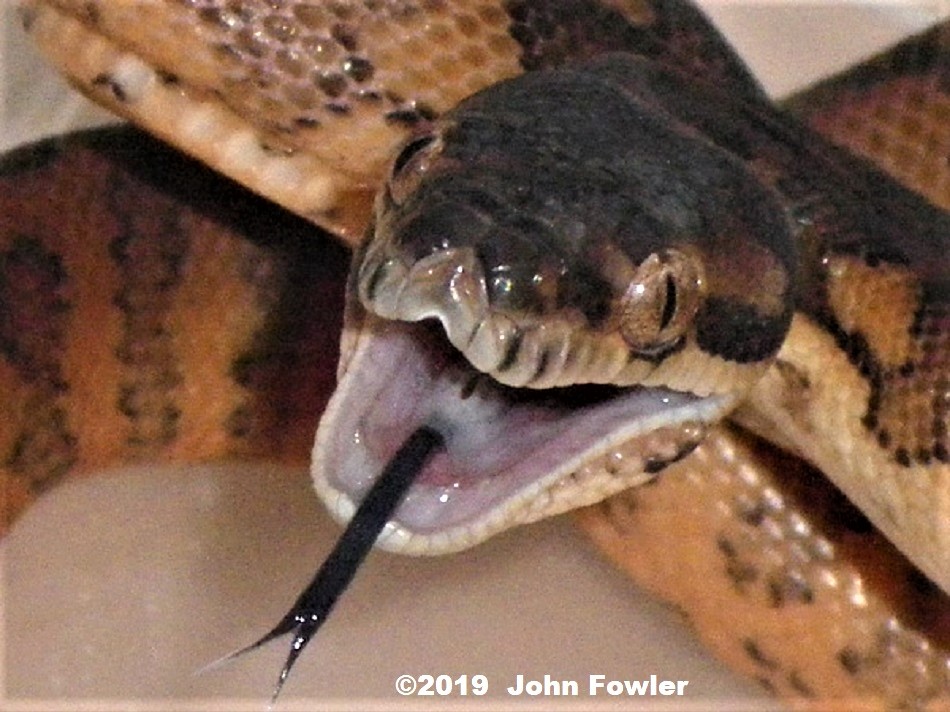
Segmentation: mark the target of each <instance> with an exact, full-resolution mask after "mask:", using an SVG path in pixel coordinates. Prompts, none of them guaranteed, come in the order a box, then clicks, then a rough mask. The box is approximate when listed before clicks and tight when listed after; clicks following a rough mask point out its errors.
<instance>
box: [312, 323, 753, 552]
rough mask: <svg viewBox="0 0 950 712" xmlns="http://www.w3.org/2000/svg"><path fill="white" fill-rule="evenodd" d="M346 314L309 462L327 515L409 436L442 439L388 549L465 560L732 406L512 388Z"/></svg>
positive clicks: (724, 399) (387, 327)
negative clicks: (344, 337) (333, 382)
mask: <svg viewBox="0 0 950 712" xmlns="http://www.w3.org/2000/svg"><path fill="white" fill-rule="evenodd" d="M349 313H350V317H351V324H350V329H351V331H350V336H349V338H348V341H347V344H348V345H347V346H345V349H346V351H347V353H344V354H343V359H342V361H341V364H342V367H341V370H342V373H341V377H340V384H339V387H338V388H337V391H336V393H335V394H334V396H333V398H332V399H331V401H330V404H329V406H328V408H327V410H326V412H325V414H324V417H323V419H322V421H321V423H320V427H319V429H318V431H317V437H316V442H315V446H314V453H313V465H312V475H313V478H314V482H315V486H316V490H317V492H318V494H319V495H320V496H321V498H322V499H323V500H324V502H325V503H326V505H327V506H328V508H329V509H330V511H331V512H332V513H333V515H334V516H335V517H336V518H338V519H339V520H343V521H345V520H348V519H349V518H350V517H351V516H352V514H353V512H354V511H355V509H356V506H357V504H358V503H359V500H360V499H361V498H362V496H363V495H364V494H365V492H366V491H367V490H368V489H369V487H370V485H371V484H372V482H373V481H374V480H375V478H376V477H378V476H379V474H380V472H381V471H382V470H383V469H384V467H385V465H386V464H387V463H388V462H389V460H390V459H391V458H392V457H393V455H394V454H395V452H396V451H397V450H398V448H399V447H400V446H401V445H402V443H403V442H404V441H405V440H406V438H408V437H409V435H410V434H411V433H412V432H413V431H414V430H416V429H418V428H419V427H422V426H423V425H427V426H429V427H433V428H435V429H436V430H438V431H439V432H440V433H441V434H442V435H443V436H444V437H445V441H446V449H445V451H444V452H440V453H438V454H436V455H435V456H434V457H433V458H431V459H430V461H429V462H428V463H426V465H424V466H423V468H422V471H421V472H420V473H419V475H418V477H417V479H416V482H415V484H414V485H413V486H412V488H411V490H410V492H409V493H408V494H407V496H406V498H405V500H404V501H403V503H402V504H401V505H400V507H399V509H398V510H397V512H396V514H395V516H394V517H393V519H392V520H391V521H390V522H389V523H388V524H387V525H386V528H385V529H384V531H383V533H382V534H381V536H380V538H379V541H378V545H380V546H382V547H383V548H386V549H390V550H393V551H399V552H402V553H409V554H442V553H448V552H451V551H457V550H461V549H465V548H468V547H470V546H474V545H475V544H478V543H479V542H481V541H483V540H485V539H487V538H489V537H490V536H492V535H494V534H496V533H499V532H501V531H503V530H505V529H508V528H510V527H513V526H516V525H519V524H524V523H527V522H531V521H535V520H538V519H541V518H544V517H548V516H552V515H554V514H558V513H560V512H563V511H566V510H568V509H573V508H576V507H579V506H583V505H587V504H592V503H594V502H597V501H600V500H602V499H604V498H606V497H608V496H610V495H611V494H614V493H615V492H618V491H620V490H622V489H626V488H627V487H630V486H633V485H636V484H639V483H642V482H644V481H646V480H649V479H651V478H652V477H654V476H655V475H656V473H657V472H658V471H659V470H661V469H662V468H663V466H665V464H668V463H669V462H672V461H675V460H677V459H679V458H681V457H684V456H685V455H686V454H688V453H689V452H690V451H691V450H692V449H693V448H694V447H695V446H696V445H697V444H698V443H699V441H700V440H701V439H702V437H703V436H704V434H705V430H706V427H707V425H708V424H709V423H711V422H714V421H716V420H718V419H719V418H721V417H722V415H723V414H724V413H725V412H726V411H728V410H729V409H730V408H731V407H732V406H733V404H734V400H735V399H734V398H733V397H732V396H729V395H714V396H708V397H699V396H694V395H688V394H683V393H676V392H673V391H670V390H665V389H648V388H642V387H633V388H625V389H619V388H605V387H594V389H595V390H593V391H592V388H591V387H577V388H572V389H556V390H555V391H527V390H524V389H513V388H509V387H506V386H502V385H501V384H499V383H498V382H497V381H495V380H493V379H491V378H489V377H487V376H485V375H484V374H480V373H479V372H478V371H476V370H475V369H473V368H472V367H471V366H470V365H469V364H468V363H467V362H466V361H465V359H463V358H461V357H460V355H459V354H458V352H457V351H455V350H454V349H453V348H451V347H450V346H449V345H448V344H447V342H446V339H445V336H444V333H443V332H442V330H441V329H439V328H438V327H435V326H434V325H433V324H432V323H431V322H424V323H407V322H400V321H387V320H384V319H381V318H379V317H377V316H374V315H371V314H368V313H365V312H362V310H361V308H360V307H359V306H358V305H353V304H351V306H350V312H349ZM354 317H356V319H358V320H359V321H360V323H359V325H358V330H357V331H356V333H355V334H354V333H353V332H352V329H353V328H356V327H354V324H353V321H355V319H354Z"/></svg>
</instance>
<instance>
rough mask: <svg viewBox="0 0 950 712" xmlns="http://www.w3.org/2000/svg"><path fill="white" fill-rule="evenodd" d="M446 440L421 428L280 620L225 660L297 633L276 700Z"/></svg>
mask: <svg viewBox="0 0 950 712" xmlns="http://www.w3.org/2000/svg"><path fill="white" fill-rule="evenodd" d="M444 446H445V442H444V439H443V437H442V435H441V434H440V433H438V432H437V431H436V430H433V429H432V428H430V427H427V426H422V427H420V428H418V429H416V430H415V431H414V432H413V433H412V434H411V435H410V436H409V437H408V438H407V439H406V441H405V442H404V443H403V445H402V447H401V448H400V449H399V451H398V452H397V453H396V455H395V456H394V457H393V459H392V460H391V461H390V462H389V464H388V465H387V466H386V468H385V469H384V470H383V473H382V475H380V476H379V478H378V479H377V480H376V481H375V482H374V484H373V486H372V487H371V488H370V490H369V491H368V492H367V493H366V496H365V497H364V498H363V500H362V501H361V502H360V505H359V507H358V508H357V510H356V513H355V514H354V515H353V518H352V519H351V520H350V522H349V524H348V525H347V527H346V529H345V530H344V532H343V534H342V535H341V536H340V538H339V540H338V541H337V543H336V546H334V547H333V551H331V552H330V555H329V556H328V557H327V558H326V560H325V561H324V562H323V565H322V566H321V567H320V569H319V571H317V574H316V576H314V577H313V580H312V581H311V582H310V584H309V585H308V586H307V587H306V588H305V589H304V590H303V592H302V593H301V594H300V596H299V597H298V598H297V600H296V601H295V602H294V605H293V606H291V608H290V610H289V611H287V613H286V614H285V615H284V617H283V618H282V619H281V620H280V622H279V623H278V624H277V625H275V626H274V627H273V629H271V631H270V632H269V633H267V634H266V635H264V636H263V637H262V638H260V640H257V641H256V642H254V643H251V644H250V645H248V646H247V647H244V648H241V649H240V650H238V651H237V652H234V653H231V654H230V655H228V656H226V657H225V658H223V659H222V660H221V661H219V662H226V661H228V660H232V659H234V658H236V657H238V656H240V655H244V654H245V653H248V652H250V651H252V650H255V649H257V648H259V647H260V646H262V645H264V644H265V643H269V642H270V641H272V640H273V639H274V638H278V637H280V636H282V635H286V634H287V633H291V634H292V635H293V640H292V641H291V644H290V653H288V655H287V662H286V663H284V667H283V669H282V670H281V671H280V676H279V677H278V679H277V685H276V686H275V687H274V693H273V695H272V696H271V704H273V703H274V702H276V700H277V696H278V695H279V694H280V691H281V688H283V686H284V682H286V680H287V676H288V675H289V674H290V670H291V668H293V666H294V663H295V662H296V661H297V658H298V657H299V656H300V653H301V652H303V649H304V648H305V647H307V644H308V643H309V642H310V641H311V640H312V639H313V636H314V635H316V633H317V631H318V630H320V626H322V625H323V623H324V621H326V619H327V617H328V616H329V615H330V611H332V610H333V606H334V605H335V604H336V602H337V599H338V598H339V597H340V595H341V594H342V593H343V591H344V590H346V587H347V586H349V585H350V582H351V581H352V580H353V577H354V576H355V575H356V570H357V569H358V568H359V566H360V564H362V563H363V559H365V558H366V555H367V554H368V553H369V550H370V549H372V547H373V543H374V542H375V541H376V539H377V537H378V536H379V534H380V532H381V531H382V530H383V528H384V527H385V526H386V522H388V521H389V519H390V518H391V517H392V514H393V512H394V511H395V510H396V508H397V507H398V506H399V503H400V502H402V500H403V498H404V497H405V494H406V491H407V490H408V489H409V487H410V486H412V483H413V481H414V480H415V478H416V476H417V475H418V474H419V472H421V471H422V468H423V466H424V465H425V463H426V461H428V460H429V459H430V458H431V457H432V456H433V455H434V454H436V453H437V452H438V451H439V450H441V449H442V448H443V447H444Z"/></svg>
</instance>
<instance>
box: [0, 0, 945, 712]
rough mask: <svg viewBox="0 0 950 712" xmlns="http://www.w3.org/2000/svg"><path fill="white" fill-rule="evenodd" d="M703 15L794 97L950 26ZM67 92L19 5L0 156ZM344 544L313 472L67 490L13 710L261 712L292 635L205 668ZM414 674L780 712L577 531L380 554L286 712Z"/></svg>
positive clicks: (15, 553) (20, 653)
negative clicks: (314, 490) (872, 52)
mask: <svg viewBox="0 0 950 712" xmlns="http://www.w3.org/2000/svg"><path fill="white" fill-rule="evenodd" d="M0 2H2V0H0ZM704 5H706V6H707V7H708V8H709V9H710V10H711V12H712V14H713V15H714V17H715V18H716V20H717V21H719V22H720V23H721V26H722V27H724V28H725V30H726V31H727V33H728V34H729V35H730V36H731V37H733V39H734V41H735V42H736V43H737V45H738V46H739V48H740V49H741V50H742V51H743V52H744V53H745V54H746V56H747V58H749V60H750V61H751V62H752V63H753V65H754V66H755V67H756V68H757V70H758V71H759V72H760V73H761V76H762V77H763V78H764V81H765V82H766V84H767V86H768V87H769V88H770V89H771V90H772V91H774V92H776V93H778V94H781V93H784V92H787V91H790V90H792V89H794V88H796V87H798V86H801V85H803V84H807V83H808V82H809V81H811V80H812V79H813V78H814V77H815V76H817V75H819V74H821V73H822V72H825V71H830V70H833V69H835V68H837V67H841V66H845V65H847V64H849V63H850V62H851V61H853V60H854V59H855V58H856V57H858V56H861V55H862V54H863V53H865V52H866V51H868V49H869V48H873V47H876V46H881V45H883V44H886V43H887V42H888V41H889V40H890V39H892V38H893V37H896V36H900V35H902V34H905V33H907V32H909V31H910V30H911V29H913V28H915V27H920V26H922V25H926V24H927V23H928V22H932V21H933V20H934V19H935V18H936V17H937V16H938V15H939V14H941V13H942V14H944V15H946V14H948V12H950V7H948V5H947V3H946V2H945V0H929V1H927V2H923V1H918V0H905V1H903V2H896V1H895V2H866V1H864V2H845V0H825V1H824V2H809V3H808V4H801V3H794V2H788V1H786V2H775V1H772V0H760V1H759V2H755V3H752V2H741V1H739V0H736V1H732V2H728V1H727V2H722V1H719V2H715V1H713V2H706V3H704ZM66 96H67V94H66V93H65V90H64V89H63V88H62V87H61V86H59V85H58V84H56V83H55V82H53V81H50V80H49V77H48V75H47V74H46V73H44V72H43V71H42V69H41V68H38V65H37V64H36V60H35V57H33V56H32V54H30V53H29V51H28V48H26V47H25V46H24V44H23V42H22V38H20V37H19V35H18V33H17V27H16V23H15V22H14V21H13V20H12V18H11V8H10V6H9V5H0V148H3V147H8V146H11V145H14V144H16V143H19V142H21V141H23V140H26V139H27V138H31V137H35V136H37V135H42V134H44V133H48V132H56V131H62V130H65V129H66V128H69V127H72V126H76V125H82V124H85V123H87V122H88V121H92V120H99V118H98V117H97V115H96V113H95V112H94V111H91V110H89V109H88V108H87V107H86V106H85V105H84V104H82V103H79V102H74V101H72V100H70V99H67V98H64V97H66ZM338 532H339V528H338V527H336V526H335V525H333V524H332V523H331V522H330V521H329V520H328V518H327V516H326V515H325V514H324V513H323V511H322V510H321V509H320V507H319V505H318V504H317V502H316V501H315V498H314V497H313V496H312V495H311V492H310V489H309V483H308V480H307V475H306V473H304V472H288V471H286V470H284V471H281V470H270V469H266V468H248V467H244V466H240V467H239V466H234V467H229V466H221V467H215V468H197V469H195V470H191V471H181V470H163V471H160V472H146V471H142V470H139V471H129V472H126V473H124V474H121V475H110V476H107V477H104V478H102V479H99V480H90V481H86V482H83V483H79V484H76V485H73V486H69V487H64V488H62V489H61V490H59V491H56V492H54V493H53V494H52V495H51V496H49V497H47V498H46V499H45V500H44V501H43V502H41V503H40V504H39V505H38V506H36V507H35V508H34V509H33V510H31V511H30V512H29V513H28V514H27V516H26V517H24V518H23V520H21V521H20V522H19V524H18V525H17V526H16V527H15V529H14V531H13V533H12V534H11V535H10V537H9V538H8V539H7V540H6V541H5V542H3V544H2V545H0V556H2V562H0V576H2V581H0V584H2V586H0V614H2V618H0V635H2V639H0V642H2V645H0V664H2V675H3V676H2V689H0V709H2V710H11V711H12V710H36V711H37V712H39V711H42V712H54V710H106V709H111V710H136V709H138V710H162V711H165V710H169V711H170V710H221V711H224V710H229V711H230V710H239V709H249V710H261V709H264V708H265V706H266V699H267V696H268V695H269V692H270V690H271V688H272V685H273V682H274V680H275V676H276V673H277V671H278V670H279V668H280V665H281V662H282V658H283V656H284V654H285V650H286V644H285V643H284V642H283V641H278V642H277V643H275V644H272V645H271V646H269V647H267V648H265V649H263V650H260V651H257V652H255V653H253V654H252V655H249V656H247V657H245V658H243V659H241V660H238V661H236V662H234V663H232V664H230V665H228V666H226V667H224V668H221V669H218V670H214V671H211V672H208V673H205V674H203V675H200V676H195V675H194V674H193V673H194V672H195V671H196V670H198V669H199V668H201V667H202V666H203V665H205V664H206V663H208V662H209V661H211V660H213V659H215V658H217V657H219V656H221V655H222V654H224V653H227V652H229V651H230V650H233V649H234V648H236V647H238V646H241V645H243V644H246V643H248V642H250V641H251V640H253V639H254V638H255V637H256V636H258V635H260V634H261V633H263V632H264V631H265V630H266V629H268V627H269V626H270V625H271V624H273V622H275V621H276V620H277V618H278V617H279V616H280V615H282V614H283V612H284V610H285V609H286V607H287V606H288V605H289V604H290V602H291V601H292V600H293V599H294V597H295V596H296V594H297V593H298V591H299V589H300V587H301V586H302V585H303V584H304V583H305V582H306V581H307V580H308V579H309V577H310V575H311V573H312V571H313V569H314V567H315V566H316V565H317V563H318V562H319V561H320V560H321V559H322V556H323V555H324V554H325V553H326V552H327V551H328V549H329V547H330V545H331V542H332V541H333V539H334V538H335V536H336V535H337V533H338ZM402 673H412V674H415V675H419V674H423V673H429V674H433V675H437V674H442V673H444V674H449V675H452V676H453V677H458V676H459V675H463V674H468V675H475V674H483V675H486V676H487V677H488V679H489V684H490V692H489V696H488V698H467V699H464V698H460V697H458V696H454V697H453V698H451V704H454V705H460V706H462V705H463V706H467V707H469V708H474V707H482V706H484V704H483V703H484V702H485V701H486V699H491V700H494V701H495V702H496V704H497V705H504V706H505V707H509V706H511V702H512V700H511V699H510V698H508V697H507V696H506V695H505V694H504V687H505V686H507V685H509V684H511V683H512V682H513V680H514V676H515V675H516V674H518V673H522V674H525V675H527V676H537V677H540V676H542V675H544V674H545V673H547V674H549V675H552V676H553V677H555V678H558V679H577V680H581V681H584V680H586V679H587V676H588V675H590V674H592V673H601V674H605V675H606V676H607V677H608V678H616V679H640V678H646V677H649V676H650V675H651V674H656V675H657V676H658V677H659V678H661V679H663V678H665V679H672V680H689V686H688V687H687V688H686V689H687V694H686V695H685V696H684V698H682V700H685V701H687V702H689V703H691V704H692V705H693V707H694V708H695V709H707V708H709V707H710V706H712V705H715V706H717V707H719V708H722V709H748V708H749V707H750V706H752V705H756V706H758V707H765V706H771V705H770V704H769V703H768V702H767V701H765V700H764V699H763V698H762V696H761V693H760V692H759V690H758V689H757V688H756V687H755V686H753V685H751V684H749V683H747V682H746V681H744V680H738V679H736V678H735V677H733V676H732V675H731V674H729V673H728V672H727V671H725V670H723V669H722V668H721V666H719V665H718V664H717V663H716V662H715V661H712V660H710V659H709V658H708V657H707V656H706V654H705V653H704V652H703V651H702V650H701V648H700V647H699V646H698V644H697V643H695V642H694V641H693V640H692V638H691V637H690V636H689V634H688V631H686V630H685V628H684V627H683V626H682V625H681V624H680V623H679V621H678V620H677V618H676V616H675V615H673V614H672V613H671V612H670V611H668V610H667V609H665V608H664V607H663V606H662V605H660V604H658V603H656V602H654V601H651V600H650V599H649V598H647V597H646V596H645V595H643V594H641V593H640V592H638V591H637V590H635V589H634V588H633V587H632V585H631V584H629V583H628V581H627V580H625V579H624V578H623V577H621V576H620V575H619V574H618V573H616V572H614V571H613V570H611V569H610V568H608V567H607V566H606V565H605V564H603V563H602V562H601V561H600V560H599V559H598V558H597V557H596V556H595V555H593V554H592V552H591V551H590V550H589V547H588V546H587V544H586V543H585V542H584V541H583V540H582V539H581V538H580V537H579V536H577V535H576V534H575V533H574V531H573V530H572V527H571V525H570V522H569V520H566V519H563V518H562V519H560V520H556V521H552V522H547V523H543V524H541V525H538V526H534V527H531V528H526V529H523V530H520V531H517V532H513V533H510V534H508V535H505V536H502V537H499V538H498V539H496V540H494V541H492V542H489V543H488V544H486V545H484V546H482V547H479V548H477V549H475V550H474V551H470V552H468V553H465V554H461V555H458V556H454V557H450V558H445V559H435V560H419V559H408V558H401V557H397V556H392V555H387V554H374V555H373V556H371V558H370V559H369V561H368V562H367V564H366V565H365V567H364V569H363V570H362V571H361V573H360V575H359V576H358V577H357V580H356V582H355V583H354V585H353V587H352V590H350V591H349V592H348V594H347V595H346V596H345V597H344V598H343V600H342V601H341V603H340V604H339V606H338V607H337V610H336V611H335V613H334V615H333V616H332V619H331V620H330V622H329V623H328V624H327V625H326V627H325V629H324V630H323V631H322V633H321V635H320V636H319V639H318V640H317V641H316V642H315V643H314V644H313V645H312V646H311V649H309V650H308V651H307V652H306V654H305V655H304V656H303V657H302V658H301V660H300V662H299V664H298V666H297V669H296V671H295V674H294V676H293V678H292V679H291V681H290V682H289V684H288V685H287V688H286V690H285V696H284V697H283V698H282V700H281V703H280V706H279V709H287V710H295V709H300V710H303V709H319V708H321V707H336V708H341V707H360V708H362V707H365V706H366V704H367V703H370V702H371V703H373V704H374V706H376V707H377V708H381V709H389V708H392V707H394V706H396V705H397V704H398V703H400V701H402V702H404V703H406V702H407V703H408V704H410V705H411V706H413V707H418V706H419V705H418V704H417V703H418V702H420V699H419V698H407V699H406V700H402V699H401V698H399V697H398V696H397V695H396V694H395V692H394V691H393V689H392V688H393V683H394V680H395V678H396V677H397V676H398V675H399V674H402ZM580 699H581V701H582V706H583V707H584V708H585V709H586V708H588V707H589V706H590V704H589V703H590V702H592V700H590V699H589V698H580ZM682 700H679V699H678V700H677V701H676V705H675V708H677V709H678V708H680V704H679V703H680V702H681V701H682ZM548 702H549V701H547V702H542V704H541V705H540V706H543V707H545V708H548ZM466 703H467V704H466ZM449 704H450V701H448V700H441V699H437V700H435V701H434V703H433V705H432V706H434V707H438V708H439V709H446V708H448V707H449ZM519 704H520V705H521V706H527V704H530V703H525V701H524V700H519ZM535 706H539V705H537V703H536V704H535ZM630 707H631V705H630V704H629V703H628V702H626V701H625V702H624V708H630ZM666 709H669V707H666Z"/></svg>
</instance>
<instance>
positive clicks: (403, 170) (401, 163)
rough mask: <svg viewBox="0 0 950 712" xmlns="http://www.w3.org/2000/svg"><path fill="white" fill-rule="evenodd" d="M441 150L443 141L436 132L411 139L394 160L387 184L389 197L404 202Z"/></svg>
mask: <svg viewBox="0 0 950 712" xmlns="http://www.w3.org/2000/svg"><path fill="white" fill-rule="evenodd" d="M439 151H441V141H439V140H438V136H436V135H435V134H425V135H422V136H417V137H416V138H413V139H411V140H410V141H409V142H408V143H407V144H406V145H405V146H403V147H402V150H401V151H400V152H399V154H398V155H397V156H396V160H394V161H393V169H392V174H391V175H390V178H389V183H388V184H387V190H388V193H389V197H390V198H392V201H393V202H394V203H396V204H397V205H400V204H402V203H403V202H404V201H405V200H406V198H408V197H409V196H410V195H411V194H412V192H413V191H414V190H415V189H416V187H417V186H418V185H419V182H420V181H421V180H422V178H423V176H425V173H426V170H427V169H428V167H429V163H430V161H431V159H432V158H433V157H435V155H437V154H438V153H439Z"/></svg>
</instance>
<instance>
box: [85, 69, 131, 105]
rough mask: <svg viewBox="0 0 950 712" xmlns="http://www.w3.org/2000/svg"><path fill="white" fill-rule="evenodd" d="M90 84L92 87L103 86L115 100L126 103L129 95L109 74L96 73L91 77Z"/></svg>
mask: <svg viewBox="0 0 950 712" xmlns="http://www.w3.org/2000/svg"><path fill="white" fill-rule="evenodd" d="M92 86H94V87H105V88H106V89H108V90H109V91H110V92H111V94H112V96H113V97H115V99H116V101H119V102H121V103H123V104H125V103H127V102H128V100H129V96H128V94H127V93H126V91H125V89H124V88H123V86H122V85H121V84H119V82H117V81H116V80H115V79H114V78H113V77H112V75H111V74H98V75H96V76H95V77H93V79H92Z"/></svg>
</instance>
